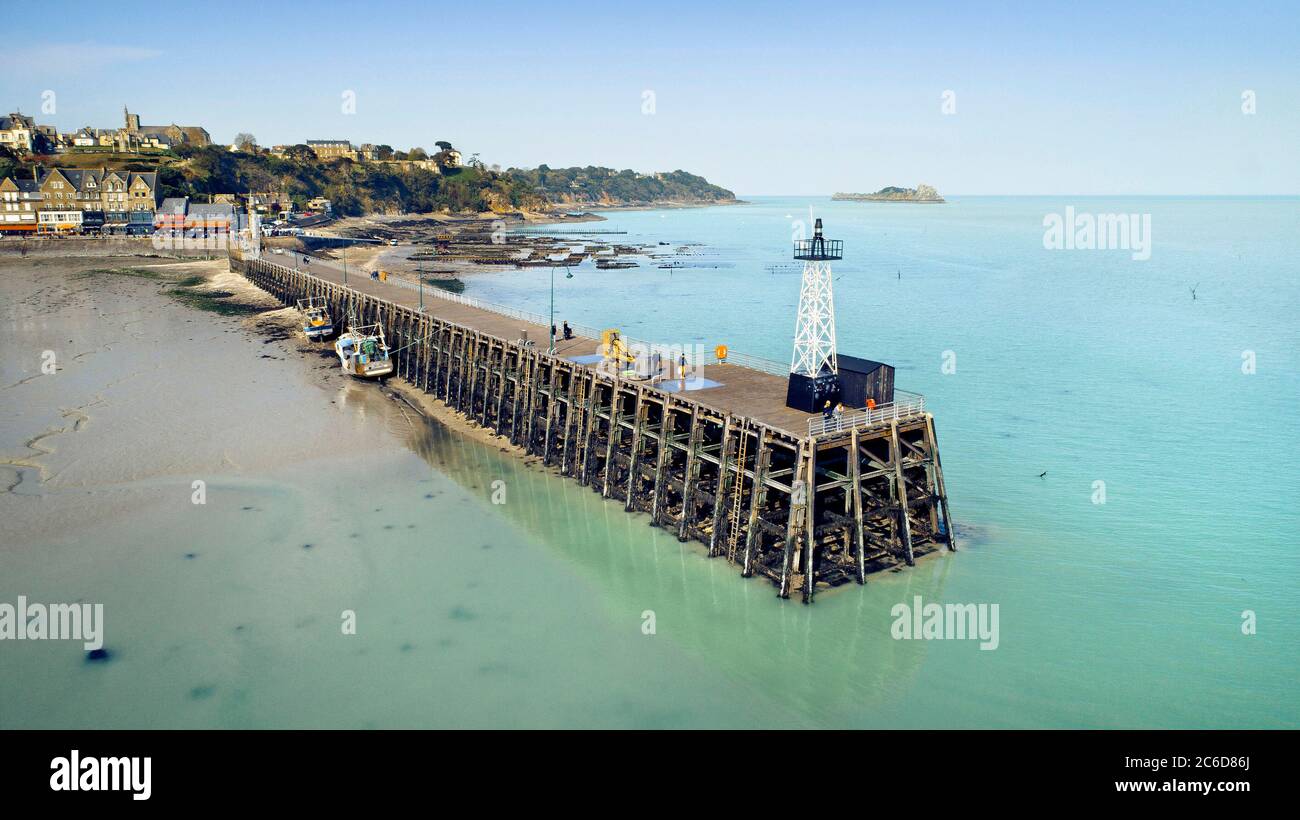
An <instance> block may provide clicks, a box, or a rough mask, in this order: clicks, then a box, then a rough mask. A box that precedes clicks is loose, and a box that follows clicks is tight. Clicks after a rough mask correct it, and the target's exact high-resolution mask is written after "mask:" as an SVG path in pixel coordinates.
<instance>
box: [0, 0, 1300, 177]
mask: <svg viewBox="0 0 1300 820" xmlns="http://www.w3.org/2000/svg"><path fill="white" fill-rule="evenodd" d="M0 4H2V5H3V6H6V7H9V10H6V11H4V12H3V13H0V20H3V25H2V26H0V27H2V28H4V29H5V30H6V32H5V33H6V35H7V36H6V44H7V51H8V57H9V59H7V60H6V67H5V70H4V71H3V72H0V109H3V110H4V111H5V112H8V111H11V110H21V111H22V112H23V113H26V114H30V115H33V116H35V117H36V119H37V121H38V122H42V123H51V124H54V125H56V126H58V127H59V128H60V129H66V130H72V129H75V128H78V127H81V126H85V125H90V126H93V127H100V128H111V127H120V125H121V123H122V108H123V106H124V105H126V106H129V107H130V109H131V111H132V112H133V113H139V114H140V116H141V120H142V122H143V123H144V124H147V125H160V124H168V123H172V122H175V123H178V124H181V125H202V126H203V127H205V128H207V129H208V131H209V132H211V134H212V136H213V138H214V139H215V140H218V141H221V142H226V143H229V142H231V141H233V139H234V137H235V135H236V134H237V133H240V132H248V133H251V134H253V135H254V136H256V137H257V140H258V142H259V143H260V144H262V145H268V146H269V145H274V144H281V143H286V144H287V143H297V142H303V141H305V140H307V139H348V140H351V141H352V142H353V143H357V144H360V143H363V142H370V143H375V144H388V145H391V146H393V147H394V148H398V149H406V148H410V147H412V146H421V147H424V148H426V149H432V148H433V143H434V142H435V141H437V140H447V141H449V142H452V143H453V144H454V145H455V146H456V148H458V149H459V150H461V151H462V153H463V154H464V155H465V156H466V157H468V156H470V155H471V154H474V153H477V154H479V156H480V158H481V159H482V160H483V161H484V162H486V163H487V164H489V165H492V164H499V165H501V166H502V167H512V166H513V167H535V166H537V165H539V164H543V163H545V164H548V165H551V166H553V167H562V166H569V165H601V166H609V167H613V168H617V169H623V168H631V169H634V170H637V171H642V172H650V171H668V170H675V169H679V168H680V169H683V170H687V171H690V172H692V173H696V174H700V175H702V176H705V177H707V178H708V179H709V180H710V181H711V182H715V183H717V184H719V185H722V186H724V187H727V188H730V189H731V190H733V191H735V192H736V193H737V194H738V195H741V196H745V195H750V196H757V195H765V194H766V195H774V194H792V195H796V194H797V195H821V194H830V193H833V192H836V191H874V190H876V189H879V188H881V187H884V186H886V185H901V186H907V187H913V186H915V185H916V184H917V183H926V184H929V185H934V186H935V187H937V188H938V189H939V191H940V193H943V194H951V195H961V194H967V195H973V194H1009V195H1020V194H1052V195H1059V194H1074V195H1125V194H1142V195H1147V194H1170V195H1176V194H1209V195H1257V194H1286V195H1294V194H1297V193H1300V161H1298V157H1297V153H1298V151H1297V147H1298V146H1300V0H1289V2H1278V3H1252V2H1244V3H1231V2H1221V3H1207V2H1195V0H1187V1H1185V2H1150V3H1133V2H1131V0H1130V2H1115V3H1112V2H1073V3H1067V2H1061V3H1057V2H1041V0H1040V2H1036V3H997V2H980V3H975V2H951V3H925V2H888V3H875V2H869V1H868V0H861V1H860V2H839V0H827V1H826V2H820V3H799V4H796V3H790V2H784V3H764V2H744V3H736V2H708V0H695V2H689V3H678V2H641V3H623V2H619V1H618V0H607V2H603V3H579V2H565V0H556V1H555V2H548V3H539V2H491V0H489V1H488V2H473V3H434V2H412V3H407V2H385V1H384V0H374V2H369V3H341V2H330V0H317V2H310V3H297V2H290V1H289V0H281V2H260V3H243V2H238V1H237V0H236V1H234V2H222V3H217V4H212V3H203V4H197V3H196V4H193V6H192V7H191V6H190V5H189V4H184V3H181V4H159V3H148V4H137V3H133V2H114V3H104V2H102V1H100V2H93V3H81V2H60V3H58V4H57V5H51V4H44V5H42V4H24V5H22V6H21V13H13V12H15V11H18V10H19V8H20V7H19V6H18V4H17V3H16V0H0ZM11 4H12V5H11ZM55 9H57V10H55ZM1244 97H1245V98H1247V101H1253V113H1248V112H1247V111H1246V110H1245V108H1249V107H1250V106H1249V105H1247V102H1245V101H1243V98H1244ZM348 100H352V101H354V106H352V109H351V110H349V109H348V107H347V106H346V104H345V103H346V102H347V101H348ZM51 109H52V110H51Z"/></svg>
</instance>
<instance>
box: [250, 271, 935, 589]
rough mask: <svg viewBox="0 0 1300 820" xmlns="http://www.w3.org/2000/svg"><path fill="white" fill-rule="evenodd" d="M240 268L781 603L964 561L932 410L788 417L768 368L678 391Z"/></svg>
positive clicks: (399, 372)
mask: <svg viewBox="0 0 1300 820" xmlns="http://www.w3.org/2000/svg"><path fill="white" fill-rule="evenodd" d="M230 264H231V269H232V270H235V271H239V272H241V273H243V274H244V275H245V276H246V277H247V278H248V279H249V281H251V282H252V283H253V284H255V285H257V286H258V287H259V288H261V289H262V290H265V291H266V292H268V293H270V294H271V295H273V296H275V297H276V298H277V299H279V300H280V301H281V302H282V303H283V304H285V305H293V304H295V301H296V300H297V299H303V298H307V297H322V298H324V299H325V300H326V301H327V302H328V304H329V305H330V308H331V311H332V315H333V317H334V321H335V322H336V323H341V322H343V320H344V318H345V317H346V316H348V315H349V313H350V314H351V315H352V316H353V317H354V320H355V321H356V322H357V323H358V324H373V323H379V324H381V325H382V326H383V328H384V334H385V336H386V338H387V340H388V344H389V346H390V347H391V348H392V349H393V350H394V354H393V358H394V364H395V371H394V375H395V376H396V377H398V378H401V379H403V380H405V381H406V382H408V383H409V384H411V385H413V386H415V387H416V388H418V389H420V390H423V391H424V392H426V393H428V394H430V395H432V396H433V397H435V398H436V399H438V400H440V401H442V402H444V403H445V404H446V405H447V406H448V407H450V408H452V409H454V410H456V411H457V412H459V413H461V414H462V415H464V416H465V417H467V418H469V419H471V420H472V421H474V422H475V423H477V424H479V425H481V426H483V427H485V428H488V429H490V430H492V431H493V432H495V433H496V434H498V435H500V436H502V437H504V438H507V439H508V440H509V441H510V442H511V443H512V444H514V445H517V446H519V447H521V448H523V449H524V450H525V451H527V452H528V453H530V454H532V455H535V456H537V457H538V458H540V459H541V460H542V462H543V464H545V465H546V466H547V467H549V468H552V469H554V470H555V471H557V472H558V473H560V474H561V475H564V476H568V477H570V478H572V479H574V480H575V481H577V482H579V483H580V484H584V485H586V486H589V487H591V488H592V489H593V490H594V491H595V492H599V493H600V494H601V495H602V496H604V497H605V498H613V499H618V500H619V501H621V502H623V504H624V506H625V508H626V509H627V510H629V511H641V512H644V513H646V514H648V515H649V516H650V519H651V523H653V524H654V525H656V526H660V527H664V528H667V529H669V530H671V531H674V532H676V534H677V537H678V539H679V540H681V541H687V540H689V539H695V540H697V541H699V542H701V543H702V544H704V545H705V546H706V547H707V550H708V555H709V556H710V557H717V558H723V559H725V560H727V561H728V562H730V563H733V564H735V565H736V566H737V567H738V569H739V571H740V574H741V575H743V576H746V577H749V576H752V575H763V576H766V577H767V578H769V579H770V580H771V581H772V582H773V583H774V584H775V585H776V587H777V589H778V592H779V594H780V596H781V597H783V598H788V597H789V596H790V595H791V594H793V593H796V592H797V593H799V594H801V595H802V598H803V601H804V602H805V603H811V602H812V601H813V597H814V594H815V593H816V592H817V590H818V589H819V588H826V587H831V586H836V585H839V584H841V583H844V582H847V581H850V580H852V581H856V582H857V583H865V582H866V579H867V575H868V574H869V573H871V572H873V571H877V570H881V569H886V568H888V567H891V566H896V565H899V564H908V565H910V564H912V563H914V561H915V560H916V558H917V557H919V556H921V555H923V554H925V553H927V552H932V551H934V550H936V549H938V548H940V547H941V546H942V547H946V548H947V549H950V550H955V549H956V540H955V538H954V537H953V526H952V519H951V516H950V515H949V512H948V499H947V493H946V491H945V488H944V481H943V469H942V466H941V464H940V459H939V449H938V442H937V438H936V435H935V425H934V418H933V417H932V416H931V414H930V413H928V412H926V411H925V409H924V401H923V400H919V399H920V397H914V398H913V399H911V400H907V401H898V402H895V403H894V404H893V405H889V406H884V407H878V408H875V409H873V410H871V411H857V412H853V413H850V414H847V415H846V416H844V417H843V418H841V419H839V420H837V421H833V422H824V421H823V419H822V417H821V416H819V415H809V414H808V413H803V412H800V411H798V410H793V409H791V408H789V407H786V406H785V389H786V380H785V378H784V377H783V376H782V375H780V370H781V368H780V366H770V365H765V364H764V363H763V362H761V360H755V359H749V358H747V357H739V356H736V355H734V354H733V355H731V356H729V357H728V360H727V362H725V363H718V362H717V361H716V360H714V361H712V362H709V363H703V362H695V364H696V365H697V366H703V367H705V368H706V370H705V372H706V374H707V377H708V379H709V380H710V381H714V382H718V383H719V386H717V387H709V388H706V389H701V390H693V391H679V392H673V391H672V390H671V388H672V387H673V386H674V385H675V384H676V382H675V381H673V382H660V383H659V384H651V383H648V382H644V381H634V380H629V379H626V378H620V377H619V375H618V374H617V373H614V372H610V371H608V370H607V369H605V368H601V367H599V366H598V364H591V363H583V362H579V361H574V360H573V359H574V358H580V359H591V358H593V356H592V354H595V353H597V352H598V351H599V349H600V341H599V340H598V339H594V338H591V336H590V335H588V336H582V335H580V336H576V337H575V338H573V339H571V340H564V341H559V340H557V350H556V352H555V353H554V354H551V353H548V352H547V351H546V349H545V345H546V343H547V341H548V339H549V332H548V331H549V329H548V328H547V327H545V326H544V324H537V323H534V322H530V321H527V320H526V319H523V318H520V317H519V316H518V315H516V316H510V315H505V314H504V313H501V312H497V311H494V310H491V309H487V308H485V307H483V306H478V305H475V304H473V303H472V300H467V299H465V298H463V297H459V296H456V295H454V294H448V293H445V292H435V291H431V290H426V291H425V293H424V294H423V296H422V297H420V296H419V295H418V294H417V293H415V292H414V291H412V290H409V289H407V288H404V287H399V286H397V285H398V283H395V282H392V281H389V282H378V281H374V280H370V279H367V278H364V277H357V276H352V277H350V279H349V281H348V284H347V285H346V286H345V285H344V284H342V278H343V277H342V276H341V275H339V272H338V271H334V270H329V269H325V268H321V269H315V270H312V271H311V272H307V271H304V270H299V269H297V268H292V267H288V266H285V265H281V264H277V263H274V262H271V261H269V260H266V259H251V258H250V259H242V258H239V257H238V256H232V257H231V262H230ZM408 284H409V283H408ZM417 298H423V299H424V310H423V311H421V309H420V308H419V306H418V302H417ZM525 334H527V338H529V339H532V340H533V341H534V342H536V344H522V343H521V342H520V340H521V338H523V337H524V336H525ZM592 335H595V334H594V333H593V334H592ZM738 360H743V361H745V362H747V363H748V364H749V365H750V366H744V365H742V364H739V363H737V362H738ZM665 388H669V389H665Z"/></svg>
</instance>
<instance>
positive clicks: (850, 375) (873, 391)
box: [836, 353, 894, 407]
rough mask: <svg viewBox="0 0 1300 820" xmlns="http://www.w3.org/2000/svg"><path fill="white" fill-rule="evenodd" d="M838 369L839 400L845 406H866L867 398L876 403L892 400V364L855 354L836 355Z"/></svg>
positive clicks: (885, 402) (886, 402)
mask: <svg viewBox="0 0 1300 820" xmlns="http://www.w3.org/2000/svg"><path fill="white" fill-rule="evenodd" d="M836 359H837V361H838V362H839V369H840V401H842V402H844V405H845V406H846V407H866V406H867V399H874V400H875V402H876V404H889V403H890V402H892V401H893V400H894V366H893V365H889V364H884V363H883V362H873V361H871V360H870V359H859V358H858V357H857V356H845V355H844V354H843V353H841V354H839V355H838V356H837V357H836Z"/></svg>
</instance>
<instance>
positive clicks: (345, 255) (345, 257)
mask: <svg viewBox="0 0 1300 820" xmlns="http://www.w3.org/2000/svg"><path fill="white" fill-rule="evenodd" d="M347 285H348V246H347V243H344V245H343V286H344V287H347Z"/></svg>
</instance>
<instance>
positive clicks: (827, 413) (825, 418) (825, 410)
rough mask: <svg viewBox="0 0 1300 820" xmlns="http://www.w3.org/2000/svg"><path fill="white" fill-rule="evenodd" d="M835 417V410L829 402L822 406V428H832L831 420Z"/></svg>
mask: <svg viewBox="0 0 1300 820" xmlns="http://www.w3.org/2000/svg"><path fill="white" fill-rule="evenodd" d="M834 415H835V408H833V407H831V403H830V401H829V400H827V402H826V403H825V404H824V405H822V426H823V427H830V424H831V418H832V417H833V416H834Z"/></svg>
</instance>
